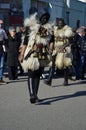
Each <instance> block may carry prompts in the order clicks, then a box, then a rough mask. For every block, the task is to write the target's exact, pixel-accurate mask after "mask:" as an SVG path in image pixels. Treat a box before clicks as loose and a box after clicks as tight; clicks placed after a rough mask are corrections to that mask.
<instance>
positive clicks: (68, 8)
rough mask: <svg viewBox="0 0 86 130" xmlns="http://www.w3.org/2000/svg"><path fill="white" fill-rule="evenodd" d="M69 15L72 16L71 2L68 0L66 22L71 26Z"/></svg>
mask: <svg viewBox="0 0 86 130" xmlns="http://www.w3.org/2000/svg"><path fill="white" fill-rule="evenodd" d="M69 14H70V0H66V21H67V24H68V25H69Z"/></svg>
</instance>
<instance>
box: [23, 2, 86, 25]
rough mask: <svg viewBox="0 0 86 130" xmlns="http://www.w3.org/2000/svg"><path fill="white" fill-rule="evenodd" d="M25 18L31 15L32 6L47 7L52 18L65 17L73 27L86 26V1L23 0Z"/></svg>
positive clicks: (39, 8) (54, 19) (53, 19)
mask: <svg viewBox="0 0 86 130" xmlns="http://www.w3.org/2000/svg"><path fill="white" fill-rule="evenodd" d="M22 2H23V11H24V19H25V18H26V17H28V16H29V9H30V7H36V8H37V9H38V10H39V11H40V10H41V9H42V8H46V9H48V10H49V11H50V14H51V20H52V21H56V19H58V18H64V20H65V22H66V23H67V24H69V25H70V26H72V27H78V26H81V25H83V26H86V3H83V2H80V1H78V0H22Z"/></svg>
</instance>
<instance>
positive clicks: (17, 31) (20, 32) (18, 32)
mask: <svg viewBox="0 0 86 130" xmlns="http://www.w3.org/2000/svg"><path fill="white" fill-rule="evenodd" d="M22 33H23V32H22V30H21V27H19V26H18V27H16V35H17V37H18V39H19V44H20V47H21V44H22ZM18 71H19V74H18V75H23V73H24V71H23V68H22V66H21V64H20V62H19V65H18Z"/></svg>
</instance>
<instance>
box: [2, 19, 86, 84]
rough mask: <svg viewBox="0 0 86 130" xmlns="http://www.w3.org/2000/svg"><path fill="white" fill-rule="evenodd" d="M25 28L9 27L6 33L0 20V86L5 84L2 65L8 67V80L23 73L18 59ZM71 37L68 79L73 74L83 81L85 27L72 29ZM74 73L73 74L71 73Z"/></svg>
mask: <svg viewBox="0 0 86 130" xmlns="http://www.w3.org/2000/svg"><path fill="white" fill-rule="evenodd" d="M25 31H26V29H25V27H24V26H20V27H16V28H15V27H12V26H11V27H9V29H8V32H6V31H5V30H4V29H3V21H2V20H0V84H6V82H5V81H4V80H3V72H4V64H6V66H7V67H8V78H9V80H15V79H17V78H18V68H19V69H20V74H21V75H22V74H23V73H24V71H23V69H22V67H21V64H20V63H19V60H18V57H19V53H20V50H21V46H22V44H23V40H24V34H25ZM73 34H74V35H73V37H71V38H70V43H71V49H72V54H73V62H72V63H73V65H72V67H71V68H69V77H70V78H71V79H72V74H75V79H76V80H79V79H82V80H83V79H85V72H86V27H84V26H81V27H79V28H78V29H76V28H73ZM73 71H74V72H73Z"/></svg>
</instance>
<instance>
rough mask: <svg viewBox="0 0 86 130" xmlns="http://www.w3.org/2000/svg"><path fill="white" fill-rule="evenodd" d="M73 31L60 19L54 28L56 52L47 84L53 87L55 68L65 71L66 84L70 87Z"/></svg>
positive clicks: (53, 55)
mask: <svg viewBox="0 0 86 130" xmlns="http://www.w3.org/2000/svg"><path fill="white" fill-rule="evenodd" d="M72 35H73V32H72V29H71V28H70V27H69V26H68V25H65V24H64V20H63V19H59V20H58V22H57V26H54V50H53V53H52V64H51V67H50V73H49V77H48V79H47V80H45V81H44V83H45V84H47V85H51V83H52V77H53V74H54V71H55V67H56V68H58V69H60V70H61V69H64V83H63V85H64V86H66V85H68V67H69V66H71V65H72V53H71V46H70V38H71V37H72Z"/></svg>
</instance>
